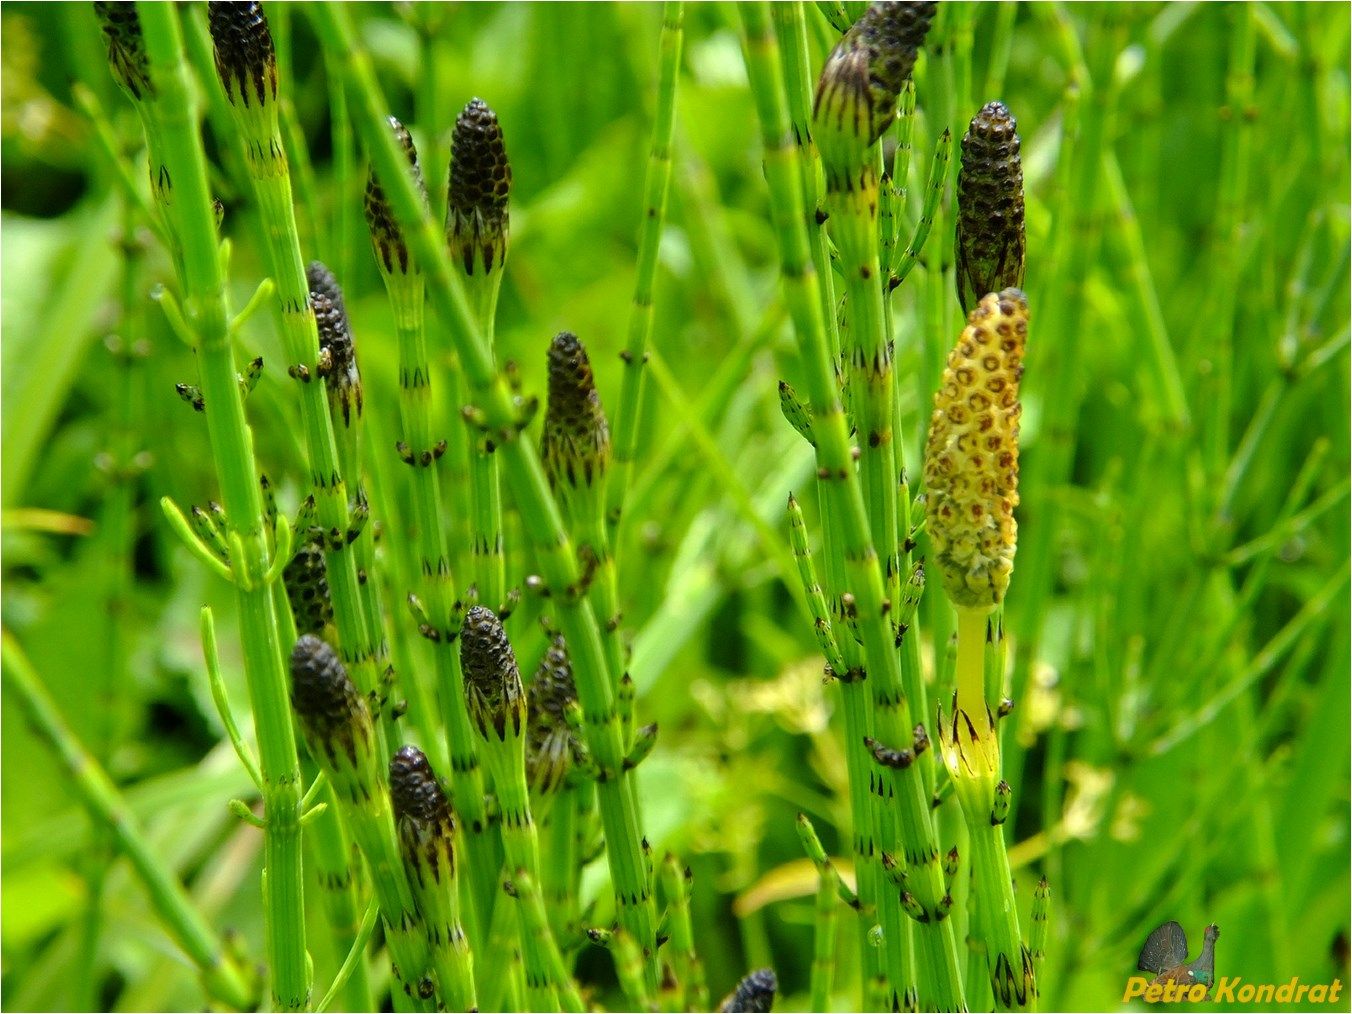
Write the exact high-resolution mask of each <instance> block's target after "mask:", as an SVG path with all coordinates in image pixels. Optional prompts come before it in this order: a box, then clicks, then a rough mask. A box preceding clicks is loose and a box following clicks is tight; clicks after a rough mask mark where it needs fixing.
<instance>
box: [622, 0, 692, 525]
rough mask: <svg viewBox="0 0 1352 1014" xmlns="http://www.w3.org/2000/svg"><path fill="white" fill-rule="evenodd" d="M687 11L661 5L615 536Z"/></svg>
mask: <svg viewBox="0 0 1352 1014" xmlns="http://www.w3.org/2000/svg"><path fill="white" fill-rule="evenodd" d="M684 13H685V9H684V5H683V4H682V3H681V0H666V3H664V4H663V5H662V39H661V44H660V47H661V48H660V52H661V55H660V57H659V63H658V66H659V70H658V83H657V112H656V115H655V116H654V117H653V132H652V141H651V143H650V145H649V148H648V168H647V171H646V173H645V175H644V180H643V208H644V215H643V223H642V225H641V226H640V227H639V240H638V265H637V267H636V269H635V275H634V299H633V305H632V307H631V308H630V310H629V328H628V333H627V335H626V338H625V345H624V351H622V352H621V353H620V359H621V360H622V361H623V363H624V374H623V378H622V380H621V383H620V404H619V410H618V411H617V412H616V414H615V471H614V473H613V474H612V475H611V477H610V484H609V487H608V489H607V499H606V519H607V521H608V523H609V525H610V530H611V533H612V535H613V534H614V533H615V531H616V530H617V529H618V527H619V523H620V517H621V512H622V510H623V508H624V498H625V494H626V493H627V492H628V490H629V482H630V478H631V475H632V473H633V468H634V456H635V454H636V452H637V449H638V429H639V419H640V418H641V415H642V400H643V366H644V364H645V363H646V361H647V358H648V342H649V340H650V339H651V337H652V331H653V283H654V280H655V279H656V277H657V250H658V245H659V243H660V242H661V239H662V226H663V224H664V222H665V217H666V208H667V190H668V184H669V183H670V182H671V138H672V131H673V127H674V124H675V120H676V82H677V78H678V75H679V72H680V69H681V42H682V38H683V19H684Z"/></svg>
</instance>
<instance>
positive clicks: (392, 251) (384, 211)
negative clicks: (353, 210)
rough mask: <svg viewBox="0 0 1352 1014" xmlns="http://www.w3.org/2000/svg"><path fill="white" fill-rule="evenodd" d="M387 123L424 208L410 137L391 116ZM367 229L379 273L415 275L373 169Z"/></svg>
mask: <svg viewBox="0 0 1352 1014" xmlns="http://www.w3.org/2000/svg"><path fill="white" fill-rule="evenodd" d="M389 124H390V129H391V130H393V131H394V136H395V137H396V138H397V139H398V141H399V144H400V146H401V147H402V148H403V149H404V154H405V155H406V156H407V157H408V164H409V166H410V167H411V168H412V171H413V182H414V184H415V185H416V187H417V188H418V193H419V194H421V195H422V199H423V204H424V205H426V203H427V186H426V184H424V183H423V176H422V167H421V166H420V165H418V149H417V148H416V147H415V146H414V144H413V135H411V134H410V133H409V132H408V128H407V127H405V126H404V125H403V124H402V123H400V122H399V121H398V120H397V119H395V118H394V117H393V116H391V117H389ZM366 227H367V228H368V229H369V230H370V232H371V243H372V244H373V245H374V246H375V250H376V258H377V260H378V261H379V262H380V269H381V271H383V272H384V273H385V274H387V275H393V274H399V275H409V274H416V273H417V270H418V268H417V265H416V264H414V263H413V262H412V259H411V258H410V256H409V252H408V245H407V244H406V243H405V242H404V234H403V232H402V231H401V230H400V228H399V223H398V221H397V220H396V219H395V217H394V210H393V209H392V208H391V207H390V202H389V201H388V200H386V198H385V191H384V190H383V189H381V186H380V180H378V179H377V178H376V171H375V169H374V168H372V169H371V173H370V175H369V176H368V177H367V179H366Z"/></svg>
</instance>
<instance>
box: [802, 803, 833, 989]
mask: <svg viewBox="0 0 1352 1014" xmlns="http://www.w3.org/2000/svg"><path fill="white" fill-rule="evenodd" d="M798 837H799V838H800V839H801V840H802V842H803V848H804V850H805V851H806V852H807V854H808V858H809V859H811V860H812V863H813V865H815V866H816V867H817V899H816V906H815V909H814V916H813V922H812V978H811V987H810V988H811V994H810V995H811V1001H810V1003H809V1009H810V1010H814V1011H829V1010H830V1009H831V984H832V979H833V978H834V977H835V972H836V908H837V905H839V903H840V896H841V888H842V885H841V883H840V874H838V873H837V872H836V868H835V866H834V865H833V864H832V863H831V860H830V859H829V858H828V857H827V855H826V850H825V849H823V848H822V843H821V841H820V840H819V839H818V838H817V832H816V830H815V829H814V828H813V826H812V822H811V821H810V820H808V819H807V817H806V816H805V815H804V814H801V813H800V814H799V815H798Z"/></svg>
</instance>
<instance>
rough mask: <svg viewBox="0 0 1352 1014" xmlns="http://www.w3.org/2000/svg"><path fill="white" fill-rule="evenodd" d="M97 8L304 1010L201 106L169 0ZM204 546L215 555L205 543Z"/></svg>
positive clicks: (281, 688) (296, 1004)
mask: <svg viewBox="0 0 1352 1014" xmlns="http://www.w3.org/2000/svg"><path fill="white" fill-rule="evenodd" d="M98 13H99V14H100V16H101V18H102V20H103V22H104V26H105V34H106V36H107V37H108V38H109V41H110V54H111V62H112V65H113V67H114V73H115V75H116V76H118V78H119V81H121V82H122V83H124V86H125V87H126V88H127V91H128V94H129V95H131V96H132V98H133V101H134V103H135V105H136V106H137V110H138V112H139V113H140V114H141V117H142V122H143V123H144V124H145V127H146V137H147V142H148V145H149V149H150V157H151V159H152V162H151V166H150V178H151V189H152V193H153V195H154V199H155V203H156V205H157V207H158V208H159V210H160V213H161V214H162V216H163V218H164V221H165V224H166V226H167V231H168V233H169V234H170V235H171V236H172V237H174V244H175V247H176V249H175V250H174V251H172V252H173V253H174V255H175V256H174V259H175V268H176V271H177V274H178V277H179V283H180V286H181V289H182V297H183V311H184V312H183V313H182V314H180V312H179V311H178V308H177V303H176V301H174V300H172V299H171V298H166V299H165V300H162V305H163V306H164V307H165V309H166V311H167V312H168V313H169V314H170V316H171V320H176V321H177V322H178V325H179V327H180V330H185V331H186V332H187V333H188V336H189V337H190V338H191V340H192V342H193V345H194V347H195V349H196V351H197V360H198V371H199V384H200V387H201V391H202V395H203V400H204V412H205V415H206V420H207V433H208V436H209V439H210V441H211V447H212V455H213V458H214V459H215V462H216V466H217V471H218V475H219V478H220V483H221V493H222V500H223V502H224V507H225V513H226V515H227V516H228V518H229V519H230V531H229V533H228V537H227V541H228V543H229V545H230V546H231V547H232V552H231V554H230V561H229V564H228V576H229V579H230V581H231V582H232V583H233V584H234V586H235V593H236V597H237V600H238V603H239V613H240V624H241V639H242V641H243V644H244V671H245V677H246V680H247V683H248V689H249V701H250V706H251V708H252V711H253V715H254V724H255V727H256V728H257V731H258V744H259V762H260V763H259V769H260V772H261V774H262V777H263V784H262V786H261V787H260V788H261V791H262V793H263V801H264V817H263V821H264V866H265V870H266V877H265V880H264V893H265V904H264V911H265V917H266V922H267V930H268V932H267V939H268V950H269V955H268V957H269V962H268V964H269V969H270V971H271V983H270V988H271V992H272V1002H273V1005H274V1007H275V1008H276V1009H278V1010H301V1009H304V1008H305V1007H306V1006H307V1005H308V1003H309V999H310V975H309V970H308V968H307V963H306V953H305V920H304V902H303V890H302V881H301V851H300V845H301V843H300V768H299V762H298V758H297V754H296V744H295V738H294V736H293V734H292V728H291V719H290V715H289V714H288V710H287V707H286V675H285V670H284V668H283V664H282V660H283V657H284V652H283V649H282V644H281V639H280V636H279V631H278V620H277V616H276V613H275V611H274V606H273V596H272V592H271V589H270V587H269V584H270V583H271V582H272V581H275V580H278V579H280V567H279V566H277V564H276V561H274V560H273V559H272V556H271V548H270V546H269V541H268V532H267V531H266V526H265V522H264V517H263V504H262V500H261V496H260V492H259V486H258V480H257V477H258V469H257V465H256V463H255V461H254V456H253V439H252V435H251V434H250V431H249V427H248V423H247V422H246V420H245V416H244V405H243V399H242V397H241V393H240V387H239V383H238V380H237V374H236V369H235V364H234V354H233V352H232V349H231V346H230V328H229V317H228V314H227V310H226V304H225V287H224V279H223V277H222V267H221V256H220V250H219V247H218V242H217V232H216V221H215V211H214V207H213V202H212V199H211V196H210V193H209V191H208V189H207V172H206V157H205V155H204V153H203V150H202V142H201V137H200V136H199V134H198V132H197V119H196V109H197V106H196V102H195V101H194V99H193V92H192V88H191V85H190V81H189V74H188V69H187V65H186V62H185V60H184V55H183V41H182V37H181V35H180V32H179V24H178V14H177V11H176V10H175V9H174V8H173V7H170V6H157V5H146V6H142V7H135V8H133V7H132V6H131V5H112V4H109V5H105V6H103V7H101V8H99V9H98ZM110 29H112V30H111V31H110ZM199 545H200V543H199ZM203 551H204V552H206V553H208V554H209V553H210V551H209V550H206V549H205V547H203ZM211 558H212V559H216V558H215V557H211Z"/></svg>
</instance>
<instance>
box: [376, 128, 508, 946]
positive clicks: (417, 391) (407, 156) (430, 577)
mask: <svg viewBox="0 0 1352 1014" xmlns="http://www.w3.org/2000/svg"><path fill="white" fill-rule="evenodd" d="M382 127H383V129H382V135H384V136H389V137H391V138H392V139H394V140H396V141H397V142H398V147H399V150H400V165H399V169H398V178H399V180H401V181H407V182H408V183H409V184H410V185H412V186H413V187H415V188H416V193H417V195H418V199H419V201H420V202H421V203H422V205H423V207H424V208H426V203H427V192H426V189H425V187H424V186H423V181H422V172H421V169H420V168H419V165H418V152H417V149H416V147H415V146H414V144H413V138H412V136H411V135H410V134H409V132H408V130H407V129H406V128H405V127H404V125H403V124H402V123H400V122H399V121H398V120H396V119H395V118H394V117H392V116H391V117H388V118H387V120H386V122H385V123H384V124H382ZM390 179H391V177H390V176H389V175H388V174H379V175H378V174H377V173H376V171H375V169H374V168H373V169H372V171H371V173H370V175H369V177H368V180H367V184H366V198H365V208H366V223H367V227H368V228H369V230H370V233H371V243H372V246H373V249H374V251H375V255H376V265H377V267H378V268H379V269H380V275H381V277H382V278H383V279H384V281H385V292H386V294H387V295H388V297H389V301H390V309H391V311H392V312H393V315H394V326H395V332H396V333H397V335H398V338H399V418H400V424H401V428H402V431H403V439H402V440H401V441H400V442H399V443H398V444H397V445H396V449H397V451H398V453H399V456H400V458H401V459H402V460H403V461H404V463H405V464H407V465H408V466H409V467H410V469H412V501H413V519H412V522H413V529H414V531H413V533H412V538H410V539H407V540H404V541H405V542H406V547H407V548H406V550H405V551H406V552H409V553H412V554H414V556H415V566H413V567H411V568H410V572H411V573H416V574H418V575H419V576H420V579H421V580H420V584H419V587H418V589H417V593H416V595H414V596H413V597H411V598H410V603H411V604H412V605H413V606H414V610H415V614H417V615H418V618H419V620H420V625H419V629H420V632H421V633H422V635H423V636H424V637H425V638H427V640H429V641H431V642H432V647H433V659H434V662H435V665H436V676H437V684H438V690H439V694H440V700H441V711H442V718H443V721H444V723H445V737H446V740H447V743H448V745H449V748H450V761H451V785H452V788H453V790H454V796H455V803H456V807H457V809H458V812H459V814H460V816H461V818H462V820H463V822H464V830H465V833H466V834H465V837H466V848H467V851H468V859H469V864H470V867H471V868H472V869H474V870H476V871H479V872H478V873H477V874H476V876H474V877H471V878H470V883H471V884H472V885H473V886H474V891H473V906H472V908H471V909H470V910H469V911H467V912H466V917H467V920H468V922H469V924H470V934H471V937H473V938H475V939H476V941H477V939H478V933H479V932H480V930H481V929H485V930H486V927H487V924H488V913H489V909H490V907H491V904H492V901H491V898H492V895H491V894H490V893H489V891H490V889H491V887H492V882H491V881H490V880H488V879H487V874H486V873H485V872H483V871H487V870H494V871H496V870H497V869H498V857H497V852H496V848H495V845H494V842H493V840H492V834H491V829H490V828H489V826H488V819H487V815H486V813H485V811H484V806H483V794H484V793H483V776H482V773H481V771H480V769H479V758H478V751H477V750H476V749H475V741H474V734H473V727H472V725H471V723H470V719H469V715H468V713H467V712H466V710H465V697H464V677H463V675H462V673H461V670H460V658H459V655H458V654H457V653H456V650H455V645H454V641H455V638H456V637H457V636H458V634H459V627H460V617H459V615H458V613H459V605H458V602H457V600H456V599H455V597H454V584H453V580H454V578H453V575H452V571H451V560H450V556H449V553H448V550H447V545H446V534H445V530H444V528H443V527H442V525H441V518H443V517H444V516H445V504H444V500H443V496H442V486H441V478H440V474H439V472H438V469H437V462H438V460H439V459H440V458H441V456H442V454H443V453H444V452H445V450H446V446H447V442H446V440H444V439H442V440H437V441H436V442H435V443H434V442H433V435H432V406H431V402H432V369H431V365H430V362H429V357H428V351H427V336H426V324H425V320H426V318H425V314H424V291H425V285H424V280H423V273H422V267H421V259H420V258H419V257H418V256H417V255H415V253H414V252H413V251H411V250H410V249H409V244H408V243H407V242H406V239H405V233H404V230H403V229H402V228H401V227H400V225H399V223H398V221H397V219H396V217H395V215H394V212H393V210H392V208H391V207H390V202H389V200H388V199H387V197H386V193H387V191H388V189H389V187H390V186H391V184H390V182H389V181H390Z"/></svg>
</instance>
